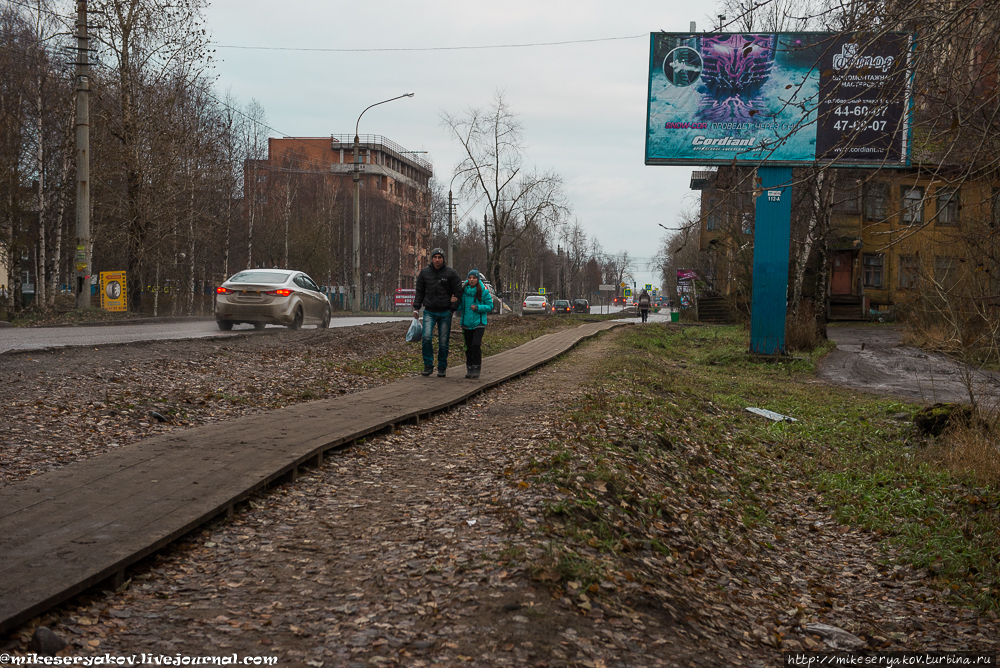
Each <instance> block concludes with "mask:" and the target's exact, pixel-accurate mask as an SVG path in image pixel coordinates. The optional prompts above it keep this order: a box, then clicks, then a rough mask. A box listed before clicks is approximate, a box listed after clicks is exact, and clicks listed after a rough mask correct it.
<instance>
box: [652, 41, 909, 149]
mask: <svg viewBox="0 0 1000 668" xmlns="http://www.w3.org/2000/svg"><path fill="white" fill-rule="evenodd" d="M912 50H913V42H912V36H911V35H910V34H909V33H889V34H887V35H880V36H878V38H877V39H876V38H873V37H872V36H871V35H865V36H861V35H858V36H854V35H845V34H839V33H770V34H742V33H701V34H699V33H652V34H651V35H650V58H649V96H648V106H647V114H646V164H647V165H690V166H697V165H712V164H732V163H733V162H734V161H736V162H738V163H753V164H759V163H762V162H768V163H776V164H792V165H796V164H812V163H814V162H817V161H819V162H832V163H834V164H837V165H842V166H844V167H858V166H860V167H873V166H879V167H883V166H884V167H907V166H909V153H910V152H909V144H910V116H911V107H912V99H911V98H912V95H911V86H912V72H911V69H910V59H911V54H912Z"/></svg>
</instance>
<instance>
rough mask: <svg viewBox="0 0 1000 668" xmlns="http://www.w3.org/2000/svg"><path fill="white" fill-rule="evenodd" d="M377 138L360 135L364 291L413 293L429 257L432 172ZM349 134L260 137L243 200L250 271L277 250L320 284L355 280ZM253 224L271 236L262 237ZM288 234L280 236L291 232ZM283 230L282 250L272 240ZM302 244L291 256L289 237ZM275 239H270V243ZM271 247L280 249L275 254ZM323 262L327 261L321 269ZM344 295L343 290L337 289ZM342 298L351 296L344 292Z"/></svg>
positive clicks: (344, 283) (427, 165)
mask: <svg viewBox="0 0 1000 668" xmlns="http://www.w3.org/2000/svg"><path fill="white" fill-rule="evenodd" d="M415 153H416V152H414V151H407V150H406V149H404V148H403V147H401V146H399V145H398V144H396V143H395V142H393V141H391V140H389V139H388V138H386V137H383V136H381V135H363V136H361V137H360V163H361V167H360V194H361V195H360V221H361V222H360V227H361V276H362V282H363V293H364V294H365V295H366V299H367V298H368V296H369V295H382V296H386V295H390V294H391V293H392V292H393V291H395V290H396V289H398V288H412V287H413V286H414V281H415V280H416V275H417V273H418V272H419V271H420V269H421V267H422V266H423V265H424V264H426V262H427V261H428V260H429V258H428V243H429V238H430V219H431V193H430V188H429V181H430V179H431V177H432V176H433V173H434V171H433V168H432V166H431V164H430V163H429V162H427V161H426V160H423V159H421V158H420V157H418V156H417V155H416V154H415ZM353 163H354V137H353V136H348V135H332V136H330V137H282V138H271V139H268V147H267V158H266V159H264V160H257V161H248V163H247V169H246V170H245V182H244V198H245V214H244V215H245V217H246V218H247V222H248V229H250V230H254V229H255V228H254V226H255V225H257V226H258V228H257V231H255V232H251V234H253V235H254V237H255V238H256V239H259V240H260V242H259V243H261V244H265V243H266V244H269V247H268V248H267V249H266V250H265V249H264V248H259V250H253V249H254V248H255V244H257V243H258V242H257V241H254V242H253V243H251V244H248V247H249V248H251V249H252V250H251V251H250V252H251V253H252V257H251V262H250V263H251V264H254V263H256V262H257V261H258V260H257V259H258V258H260V262H262V263H264V264H269V263H270V264H273V263H274V262H273V261H272V260H271V258H273V257H274V256H276V255H279V251H280V252H283V253H285V254H286V255H288V256H294V257H293V258H292V259H291V260H289V262H290V263H295V264H296V267H297V268H302V269H303V270H305V271H309V272H310V273H312V274H314V277H315V278H316V279H317V280H318V281H319V282H320V283H324V284H330V285H332V286H335V287H336V286H341V287H343V286H349V285H350V283H351V280H352V274H353V253H352V249H353V199H354V173H355V165H354V164H353ZM260 226H264V227H266V228H267V230H269V232H267V233H265V231H264V230H263V229H261V228H260ZM290 228H291V229H293V230H295V231H296V232H293V233H292V234H289V233H288V230H289V229H290ZM282 230H284V234H285V244H284V248H283V249H282V244H281V243H280V239H279V237H280V236H281V232H282ZM296 234H299V235H304V236H305V237H306V239H307V241H306V243H305V244H304V245H303V244H300V247H299V248H298V250H297V251H294V250H293V251H289V250H288V246H289V244H290V243H292V244H294V241H295V240H294V238H293V241H292V242H289V241H288V237H289V236H292V237H295V236H296ZM275 239H278V241H275ZM275 249H278V250H275ZM324 263H325V264H324ZM341 291H342V292H343V290H341ZM347 292H349V290H348V291H347Z"/></svg>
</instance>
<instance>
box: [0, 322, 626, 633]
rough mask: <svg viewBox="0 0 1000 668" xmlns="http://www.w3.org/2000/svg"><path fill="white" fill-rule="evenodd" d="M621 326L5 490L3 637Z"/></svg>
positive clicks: (191, 432) (181, 435) (281, 412)
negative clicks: (238, 513) (199, 531)
mask: <svg viewBox="0 0 1000 668" xmlns="http://www.w3.org/2000/svg"><path fill="white" fill-rule="evenodd" d="M616 324H620V323H608V322H605V323H591V324H588V325H584V326H581V327H579V328H577V329H575V330H565V331H563V332H557V333H555V334H549V335H546V336H543V337H539V338H538V339H535V340H533V341H530V342H528V343H526V344H524V345H523V346H520V347H518V348H515V349H512V350H508V351H505V352H503V353H501V354H499V355H494V356H493V357H489V358H487V359H486V360H485V364H484V369H485V373H484V375H483V377H482V378H480V379H478V380H472V379H460V380H459V381H458V382H455V380H454V379H447V380H445V379H439V378H436V377H426V378H425V377H412V378H405V379H403V380H400V381H397V382H395V383H391V384H389V385H385V386H382V387H379V388H375V389H372V390H368V391H366V392H361V393H358V394H352V395H345V396H342V397H335V398H333V399H329V400H323V401H315V402H308V403H305V404H298V405H295V406H289V407H286V408H282V409H278V410H275V411H269V412H267V413H262V414H258V415H253V416H248V417H245V418H240V419H238V420H233V421H229V422H224V423H215V424H211V425H205V426H203V427H196V428H192V429H187V430H184V431H175V432H170V433H167V434H163V435H159V436H155V437H152V438H149V439H147V440H145V441H142V442H139V443H136V444H134V445H132V446H128V447H126V448H122V449H121V450H117V451H113V452H109V453H107V454H105V455H102V456H100V457H95V458H93V459H89V460H84V461H81V462H76V463H74V464H70V465H68V466H66V467H63V468H61V469H58V470H56V471H54V472H52V473H49V474H45V475H42V476H38V477H36V478H32V479H30V480H27V481H25V482H23V483H19V484H16V485H10V486H8V487H6V488H3V489H0V632H4V631H7V630H9V629H11V628H13V627H14V626H16V625H18V624H20V623H22V622H24V621H26V620H28V619H30V618H31V617H32V616H34V615H37V614H39V613H41V612H43V611H45V610H47V609H48V608H50V607H52V606H54V605H57V604H58V603H60V602H62V601H64V600H66V599H67V598H69V597H71V596H73V595H75V594H78V593H80V592H81V591H84V590H85V589H86V588H88V587H90V586H92V585H95V584H98V583H100V582H101V581H103V580H105V579H106V578H108V577H111V576H114V575H116V574H118V573H120V572H121V571H122V570H123V569H125V568H126V567H128V566H129V565H131V564H133V563H135V562H136V561H138V560H139V559H142V558H143V557H145V556H147V555H149V554H150V553H152V552H154V551H156V550H158V549H160V548H162V547H164V546H165V545H167V544H169V543H170V542H172V541H174V540H176V539H177V538H179V537H180V536H183V535H184V534H185V533H188V532H189V531H192V530H193V529H195V528H197V527H198V526H200V525H202V524H204V523H205V522H206V521H208V520H210V519H212V518H213V517H215V516H217V515H218V514H220V513H221V512H225V511H226V509H228V508H231V507H232V504H234V503H236V502H238V501H240V500H242V499H244V498H246V497H248V496H249V495H250V494H252V493H254V491H256V490H258V489H260V488H261V487H262V486H264V485H265V484H267V483H268V482H269V481H272V480H275V479H276V478H278V477H279V476H281V475H282V474H284V473H285V472H287V471H290V470H294V468H295V467H296V466H297V465H299V464H302V463H303V462H306V461H308V460H314V459H315V458H316V457H317V456H318V455H320V454H321V453H322V452H323V451H325V450H326V449H328V448H330V447H333V446H335V445H338V444H342V443H348V442H351V441H353V440H355V439H357V438H360V437H363V436H366V435H368V434H371V433H373V432H376V431H379V430H381V429H384V428H386V427H387V426H390V425H393V424H399V423H401V422H404V421H407V420H412V419H416V418H418V417H419V416H426V415H428V414H432V413H435V412H438V411H441V410H445V409H447V408H449V407H450V406H453V405H456V404H459V403H462V402H464V401H466V400H467V399H468V398H470V397H472V396H475V395H476V394H478V393H480V392H482V391H483V390H485V389H487V388H489V387H492V386H495V385H498V384H500V383H502V382H504V381H506V380H508V379H510V378H513V377H515V376H519V375H521V374H523V373H525V372H527V371H528V370H530V369H532V368H535V367H537V366H539V365H541V364H544V363H545V362H547V361H549V360H551V359H552V358H554V357H557V356H558V355H560V354H562V353H564V352H565V351H567V350H569V349H570V348H571V347H573V346H574V345H576V344H577V343H578V342H579V341H581V340H582V339H584V338H586V337H588V336H593V335H594V334H596V333H598V332H600V331H603V330H605V329H609V328H610V327H613V326H616ZM455 373H456V374H457V373H458V372H457V371H456V372H455ZM429 389H431V390H433V391H428V390H429ZM153 481H156V482H153Z"/></svg>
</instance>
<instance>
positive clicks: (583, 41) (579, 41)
mask: <svg viewBox="0 0 1000 668" xmlns="http://www.w3.org/2000/svg"><path fill="white" fill-rule="evenodd" d="M640 37H648V33H643V34H641V35H627V36H625V37H599V38H597V39H574V40H567V41H565V42H532V43H529V44H484V45H480V46H425V47H414V48H404V47H399V48H381V49H314V48H303V47H292V46H241V45H238V44H216V45H215V47H216V48H217V49H249V50H254V51H324V52H330V53H373V52H380V51H472V50H480V49H523V48H527V47H535V46H566V45H568V44H590V43H592V42H613V41H618V40H625V39H639V38H640Z"/></svg>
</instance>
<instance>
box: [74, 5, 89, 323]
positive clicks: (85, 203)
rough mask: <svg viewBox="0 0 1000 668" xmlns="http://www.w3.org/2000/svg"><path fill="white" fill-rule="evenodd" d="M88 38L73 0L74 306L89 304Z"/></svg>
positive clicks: (82, 10) (83, 10) (83, 11)
mask: <svg viewBox="0 0 1000 668" xmlns="http://www.w3.org/2000/svg"><path fill="white" fill-rule="evenodd" d="M89 55H90V38H89V37H88V35H87V0H77V3H76V307H77V308H87V307H89V306H90V276H91V266H90V61H89Z"/></svg>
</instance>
